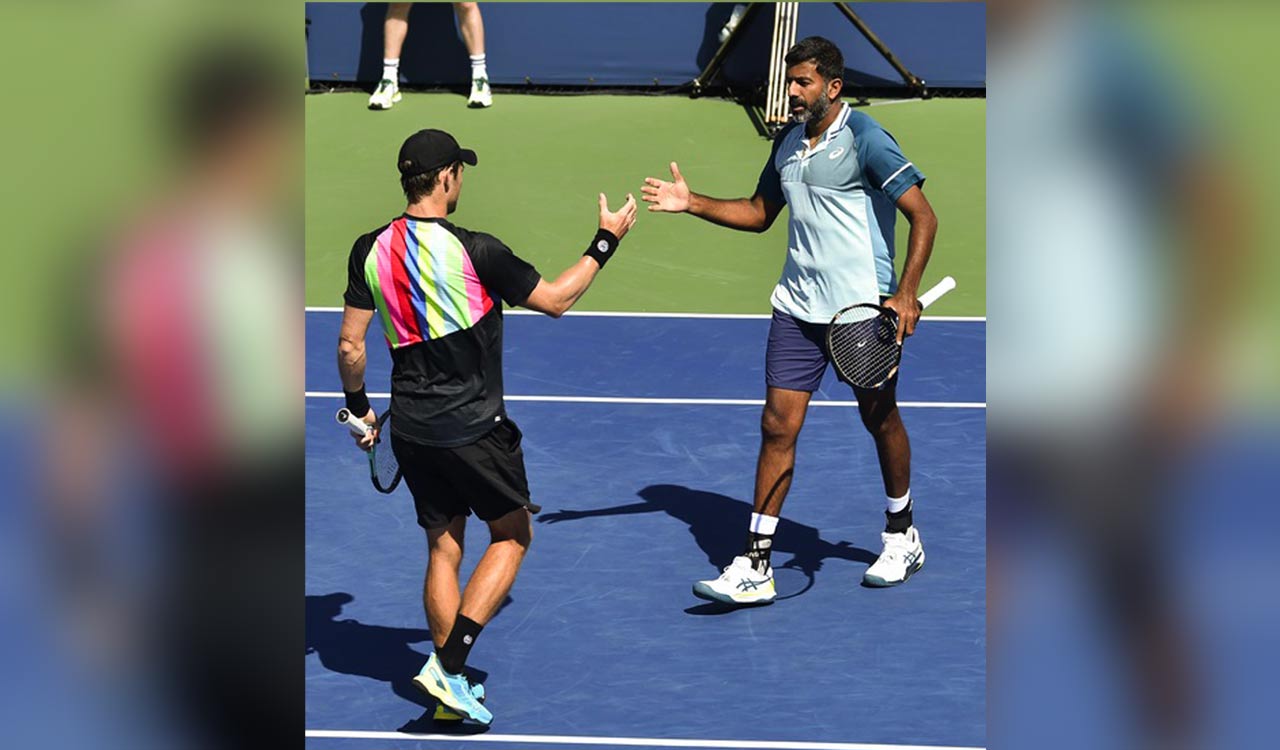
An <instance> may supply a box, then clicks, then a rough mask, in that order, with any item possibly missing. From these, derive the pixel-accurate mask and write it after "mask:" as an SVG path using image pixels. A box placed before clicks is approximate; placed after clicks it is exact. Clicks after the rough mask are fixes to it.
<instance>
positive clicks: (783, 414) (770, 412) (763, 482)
mask: <svg viewBox="0 0 1280 750" xmlns="http://www.w3.org/2000/svg"><path fill="white" fill-rule="evenodd" d="M812 396H813V394H812V393H809V392H807V391H791V390H787V389H785V388H769V389H768V390H767V391H766V394H765V403H764V412H763V413H762V414H761V416H760V457H759V459H758V460H757V461H756V492H755V501H754V506H753V507H754V510H755V512H756V513H759V514H761V515H766V516H777V515H778V514H780V513H781V512H782V504H783V502H785V501H786V499H787V491H788V490H790V489H791V478H792V475H793V474H794V473H795V467H796V440H797V439H798V438H799V437H800V428H801V427H803V426H804V417H805V413H806V411H808V409H809V399H810V398H811V397H812Z"/></svg>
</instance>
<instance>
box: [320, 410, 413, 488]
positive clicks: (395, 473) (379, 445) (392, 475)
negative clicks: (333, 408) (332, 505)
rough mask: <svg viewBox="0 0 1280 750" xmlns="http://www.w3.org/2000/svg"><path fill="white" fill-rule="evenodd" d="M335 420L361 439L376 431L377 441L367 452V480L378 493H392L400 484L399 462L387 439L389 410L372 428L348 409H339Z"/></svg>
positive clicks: (388, 433) (388, 438) (389, 423)
mask: <svg viewBox="0 0 1280 750" xmlns="http://www.w3.org/2000/svg"><path fill="white" fill-rule="evenodd" d="M336 418H337V420H338V424H341V425H346V427H347V429H349V430H351V434H353V435H357V436H361V437H363V436H365V435H368V434H369V431H370V430H371V429H375V428H376V429H377V430H378V439H377V440H375V441H374V443H373V448H372V449H371V450H370V451H369V479H370V480H371V481H372V482H373V486H374V488H376V489H377V490H378V492H386V493H390V492H391V491H393V490H394V489H395V488H396V486H397V485H399V484H400V477H401V473H400V462H399V461H397V460H396V454H395V452H394V451H392V450H391V440H390V437H389V436H390V434H391V433H390V432H389V430H390V429H391V410H390V409H387V410H386V411H385V412H383V413H382V416H381V417H378V423H377V424H376V425H374V427H373V428H371V427H369V425H367V424H365V421H364V420H363V419H361V418H360V417H357V416H356V415H354V414H352V413H351V411H350V410H349V409H345V408H343V409H339V410H338V413H337V415H336ZM384 438H385V439H384Z"/></svg>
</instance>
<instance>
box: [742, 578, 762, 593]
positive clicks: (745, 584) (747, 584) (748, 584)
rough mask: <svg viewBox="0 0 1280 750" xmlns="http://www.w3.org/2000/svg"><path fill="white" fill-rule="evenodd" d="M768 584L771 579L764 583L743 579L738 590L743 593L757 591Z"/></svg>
mask: <svg viewBox="0 0 1280 750" xmlns="http://www.w3.org/2000/svg"><path fill="white" fill-rule="evenodd" d="M768 582H769V579H767V578H766V579H764V580H763V581H753V580H751V579H749V578H743V579H742V580H741V581H738V588H739V589H741V590H742V591H755V590H756V589H758V588H760V587H761V586H763V585H764V584H766V583H768Z"/></svg>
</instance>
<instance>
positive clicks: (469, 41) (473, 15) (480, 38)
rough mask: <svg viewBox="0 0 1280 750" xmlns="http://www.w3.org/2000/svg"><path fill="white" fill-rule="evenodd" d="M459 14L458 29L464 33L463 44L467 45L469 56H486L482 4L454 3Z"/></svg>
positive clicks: (454, 8)
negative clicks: (481, 13)
mask: <svg viewBox="0 0 1280 750" xmlns="http://www.w3.org/2000/svg"><path fill="white" fill-rule="evenodd" d="M453 10H454V12H455V13H457V14H458V28H459V29H460V30H461V31H462V43H463V44H465V45H467V54H468V55H472V56H475V55H483V54H484V18H482V17H481V16H480V3H454V4H453Z"/></svg>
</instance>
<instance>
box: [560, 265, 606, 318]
mask: <svg viewBox="0 0 1280 750" xmlns="http://www.w3.org/2000/svg"><path fill="white" fill-rule="evenodd" d="M599 272H600V264H599V263H597V262H596V261H594V260H592V259H591V258H589V257H587V256H585V255H584V256H582V257H581V258H579V259H578V262H577V263H574V264H573V265H572V266H569V267H568V268H566V269H565V270H564V273H562V274H560V276H559V277H557V278H556V280H555V281H554V282H552V286H553V287H554V288H555V291H556V301H555V309H554V310H553V314H555V315H556V316H557V317H559V316H560V315H562V314H564V313H565V312H567V311H568V310H569V309H570V308H571V307H573V306H574V305H575V304H577V302H578V300H579V299H581V298H582V295H584V294H586V292H587V289H588V288H590V287H591V282H592V281H594V280H595V278H596V274H597V273H599Z"/></svg>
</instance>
